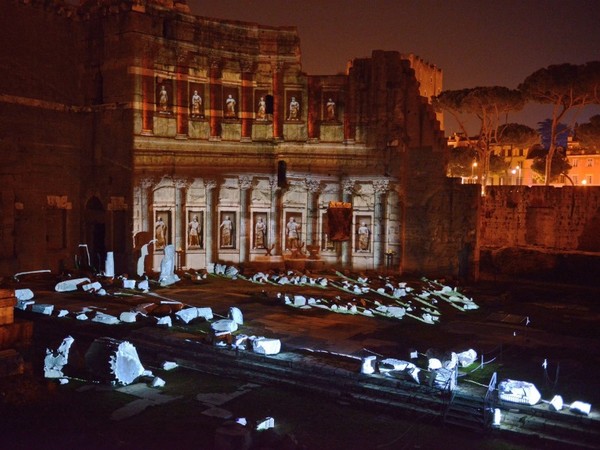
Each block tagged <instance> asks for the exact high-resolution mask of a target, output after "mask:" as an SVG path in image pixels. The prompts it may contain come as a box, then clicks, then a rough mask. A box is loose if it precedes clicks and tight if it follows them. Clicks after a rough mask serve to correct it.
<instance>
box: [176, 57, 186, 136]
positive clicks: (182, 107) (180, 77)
mask: <svg viewBox="0 0 600 450" xmlns="http://www.w3.org/2000/svg"><path fill="white" fill-rule="evenodd" d="M183 70H184V68H183V67H177V75H176V77H177V78H176V81H175V89H176V90H177V94H176V100H177V104H176V105H175V113H176V116H175V117H176V118H177V119H176V120H177V134H176V136H175V137H176V138H177V139H187V135H188V112H189V108H188V102H187V99H188V97H189V93H188V85H187V80H186V77H185V74H184V73H182V71H183Z"/></svg>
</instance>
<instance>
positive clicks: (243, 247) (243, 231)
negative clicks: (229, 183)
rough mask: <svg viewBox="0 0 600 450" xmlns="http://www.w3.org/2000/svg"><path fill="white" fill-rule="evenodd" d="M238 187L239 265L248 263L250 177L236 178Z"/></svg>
mask: <svg viewBox="0 0 600 450" xmlns="http://www.w3.org/2000/svg"><path fill="white" fill-rule="evenodd" d="M238 184H239V186H240V263H242V264H243V263H247V262H249V261H250V247H251V246H252V243H251V242H250V232H249V230H250V211H249V210H248V205H249V198H250V195H249V193H250V188H251V187H252V177H250V176H246V175H243V176H241V177H239V178H238Z"/></svg>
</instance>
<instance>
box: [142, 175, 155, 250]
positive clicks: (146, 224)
mask: <svg viewBox="0 0 600 450" xmlns="http://www.w3.org/2000/svg"><path fill="white" fill-rule="evenodd" d="M152 186H154V180H153V179H152V178H142V179H141V180H140V231H146V232H148V233H150V239H153V238H154V235H153V229H154V220H153V219H152V212H151V211H150V205H152V198H151V196H152V189H151V188H152Z"/></svg>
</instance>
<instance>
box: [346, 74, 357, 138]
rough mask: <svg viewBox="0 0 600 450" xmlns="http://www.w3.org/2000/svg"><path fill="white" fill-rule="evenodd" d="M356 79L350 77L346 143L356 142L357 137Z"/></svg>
mask: <svg viewBox="0 0 600 450" xmlns="http://www.w3.org/2000/svg"><path fill="white" fill-rule="evenodd" d="M356 91H357V86H356V81H355V78H354V77H350V80H349V82H348V91H347V92H348V97H347V99H348V100H347V102H346V107H345V108H344V143H345V144H354V142H355V139H356V111H357V107H356Z"/></svg>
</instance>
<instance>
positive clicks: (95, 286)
mask: <svg viewBox="0 0 600 450" xmlns="http://www.w3.org/2000/svg"><path fill="white" fill-rule="evenodd" d="M81 289H83V290H84V292H94V291H99V290H100V289H102V285H101V284H100V283H99V282H98V281H94V282H93V283H85V284H82V285H81Z"/></svg>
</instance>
